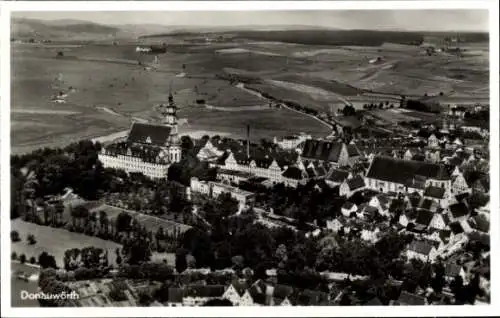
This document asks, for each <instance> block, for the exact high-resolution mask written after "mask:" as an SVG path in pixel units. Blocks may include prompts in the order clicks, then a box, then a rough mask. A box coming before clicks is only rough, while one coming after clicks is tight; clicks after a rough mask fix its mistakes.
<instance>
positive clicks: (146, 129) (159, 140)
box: [127, 123, 172, 146]
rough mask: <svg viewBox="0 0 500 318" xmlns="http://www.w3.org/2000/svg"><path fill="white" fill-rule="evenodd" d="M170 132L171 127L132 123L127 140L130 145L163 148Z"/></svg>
mask: <svg viewBox="0 0 500 318" xmlns="http://www.w3.org/2000/svg"><path fill="white" fill-rule="evenodd" d="M171 130H172V128H171V127H169V126H165V125H155V124H145V123H133V124H132V128H131V129H130V133H129V135H128V139H127V140H128V141H129V142H132V143H139V144H151V145H155V146H164V145H165V144H166V143H167V141H168V138H169V137H170V132H171Z"/></svg>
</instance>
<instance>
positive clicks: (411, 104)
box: [402, 99, 440, 113]
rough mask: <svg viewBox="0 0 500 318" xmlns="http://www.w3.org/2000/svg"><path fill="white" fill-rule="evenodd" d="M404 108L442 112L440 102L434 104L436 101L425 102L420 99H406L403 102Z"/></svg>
mask: <svg viewBox="0 0 500 318" xmlns="http://www.w3.org/2000/svg"><path fill="white" fill-rule="evenodd" d="M402 105H403V106H404V108H407V109H412V110H417V111H421V112H427V113H439V112H440V109H439V108H440V106H439V104H434V103H425V102H422V101H419V100H414V99H407V100H405V102H404V103H402Z"/></svg>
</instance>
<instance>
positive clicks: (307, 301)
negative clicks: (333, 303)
mask: <svg viewBox="0 0 500 318" xmlns="http://www.w3.org/2000/svg"><path fill="white" fill-rule="evenodd" d="M294 296H295V297H294ZM294 296H292V297H291V298H292V300H291V301H290V303H291V304H292V305H294V306H320V305H330V303H329V301H330V297H329V296H328V294H327V293H324V292H321V291H318V290H310V289H305V290H302V291H300V292H298V293H297V295H294Z"/></svg>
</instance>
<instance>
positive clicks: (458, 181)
mask: <svg viewBox="0 0 500 318" xmlns="http://www.w3.org/2000/svg"><path fill="white" fill-rule="evenodd" d="M471 191H472V189H471V188H470V187H469V185H468V184H467V181H466V180H465V177H464V175H463V174H462V172H461V171H460V169H459V168H458V167H455V170H454V171H453V173H452V179H451V193H453V194H454V195H459V194H462V193H470V192H471Z"/></svg>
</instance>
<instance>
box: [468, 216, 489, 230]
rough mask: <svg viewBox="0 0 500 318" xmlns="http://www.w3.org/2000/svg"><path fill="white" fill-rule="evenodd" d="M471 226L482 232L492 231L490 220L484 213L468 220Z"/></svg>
mask: <svg viewBox="0 0 500 318" xmlns="http://www.w3.org/2000/svg"><path fill="white" fill-rule="evenodd" d="M467 222H468V223H469V226H470V227H471V228H472V229H473V230H474V231H478V232H481V233H489V232H490V221H489V220H488V219H487V218H486V217H485V216H484V215H475V216H473V217H471V218H470V219H469V220H468V221H467Z"/></svg>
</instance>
